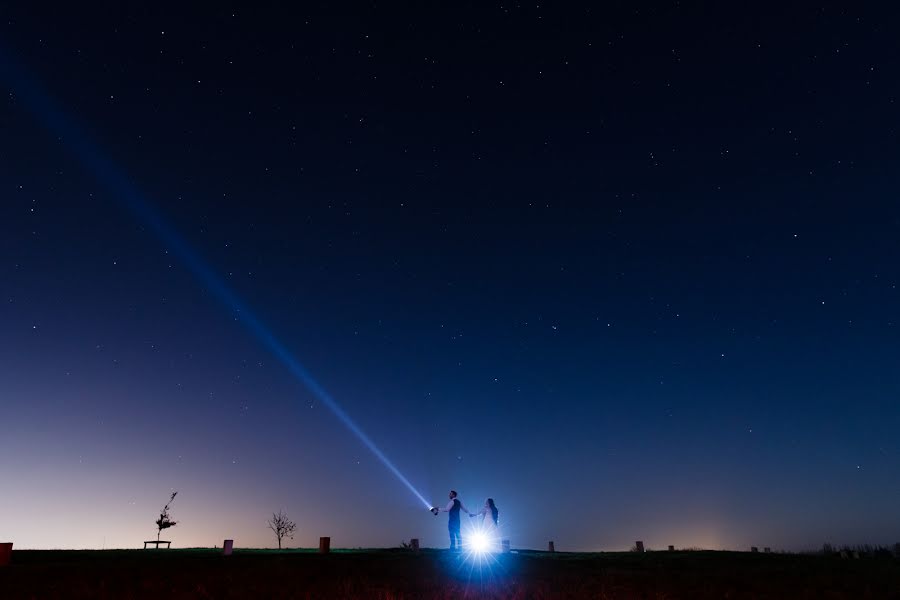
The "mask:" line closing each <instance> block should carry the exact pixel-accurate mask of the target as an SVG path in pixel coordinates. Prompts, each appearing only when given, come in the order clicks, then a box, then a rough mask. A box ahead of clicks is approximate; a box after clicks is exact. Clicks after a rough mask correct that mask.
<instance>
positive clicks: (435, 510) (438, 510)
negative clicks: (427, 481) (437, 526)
mask: <svg viewBox="0 0 900 600" xmlns="http://www.w3.org/2000/svg"><path fill="white" fill-rule="evenodd" d="M439 512H441V511H440V509H439V508H438V507H437V506H433V507H431V514H433V515H434V516H437V515H438V513H439Z"/></svg>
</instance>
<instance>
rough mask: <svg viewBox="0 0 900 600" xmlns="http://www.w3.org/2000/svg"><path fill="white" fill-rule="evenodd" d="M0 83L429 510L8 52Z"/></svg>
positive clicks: (0, 57) (0, 61)
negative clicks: (65, 144) (5, 84)
mask: <svg viewBox="0 0 900 600" xmlns="http://www.w3.org/2000/svg"><path fill="white" fill-rule="evenodd" d="M0 77H2V79H3V80H5V82H6V83H7V84H8V85H9V87H10V88H11V89H12V90H13V91H14V92H15V94H16V95H17V96H18V98H20V99H21V100H23V101H24V104H25V105H26V106H27V108H28V109H29V111H30V112H31V113H32V114H33V115H34V116H35V117H36V118H37V120H38V121H39V122H40V123H41V125H42V126H43V127H44V128H46V129H47V130H48V131H49V132H50V133H51V134H53V135H54V136H57V137H59V138H60V139H61V140H63V141H64V142H66V143H67V144H68V145H69V147H70V148H71V149H72V151H73V152H74V154H75V155H76V156H77V157H78V159H79V160H80V161H81V163H82V164H83V165H84V167H85V168H86V170H87V171H88V172H90V173H91V174H92V175H93V176H94V177H96V179H97V180H98V181H99V182H100V183H101V184H102V185H104V186H105V187H106V188H107V189H108V190H109V191H110V192H111V193H112V194H113V195H114V196H116V197H118V198H119V199H121V201H122V203H123V204H124V205H125V206H126V207H127V208H128V209H129V210H130V211H131V213H132V214H133V215H134V216H135V217H137V218H138V219H139V220H140V221H141V223H143V224H144V225H146V226H147V227H148V228H149V229H151V230H152V231H153V233H154V234H156V236H157V237H158V238H159V239H160V240H161V241H162V242H163V244H164V245H165V246H166V247H167V248H168V249H169V250H172V251H173V253H174V254H175V255H176V256H178V258H180V259H181V261H182V262H183V263H184V265H185V266H186V267H187V268H188V269H189V270H190V271H191V273H192V274H193V275H194V276H195V277H197V279H198V280H200V282H201V283H202V284H203V285H204V286H205V287H206V289H207V290H209V291H210V292H212V294H213V295H214V296H215V297H216V299H217V300H219V302H221V303H222V304H223V305H225V307H226V308H227V309H229V311H230V312H231V313H232V314H234V315H238V316H239V319H238V320H239V321H240V323H241V324H242V325H243V326H244V327H246V328H247V329H248V330H249V331H250V333H252V334H253V335H254V336H255V337H256V339H257V340H259V342H260V343H261V344H262V345H263V346H265V347H266V348H267V349H268V350H269V352H271V353H272V354H273V355H274V356H275V357H276V358H277V359H278V360H279V361H280V362H281V364H282V365H283V366H285V367H286V368H287V370H288V371H289V372H290V373H291V374H292V375H293V376H294V377H295V378H296V379H297V380H299V381H300V382H301V383H302V384H303V385H304V386H306V388H307V389H308V390H309V391H310V392H311V393H312V394H313V395H314V396H315V397H316V398H317V399H318V400H319V401H320V402H321V403H322V404H324V405H325V406H326V407H327V408H328V409H329V410H330V411H331V412H332V413H334V415H335V416H336V417H337V418H338V420H340V421H341V423H343V424H344V426H345V427H347V429H349V430H350V432H351V433H353V434H354V435H355V436H356V437H357V438H358V439H359V441H360V442H362V444H363V445H364V446H365V447H366V448H368V449H369V451H370V452H371V453H372V454H374V455H375V457H376V458H377V459H378V460H379V461H381V463H382V464H383V465H384V466H385V468H387V470H388V471H390V472H391V473H392V474H393V475H394V476H395V477H396V478H397V479H398V480H399V481H400V482H401V483H402V484H403V485H404V486H405V487H406V488H407V489H408V490H409V491H410V492H411V493H412V494H413V495H414V496H415V497H416V498H417V499H418V500H419V501H420V502H421V503H422V504H423V505H424V506H425V507H426V508H431V504H430V503H429V502H428V501H427V500H425V497H424V496H422V494H420V493H419V491H418V490H417V489H416V488H415V486H413V484H412V483H411V482H410V481H409V480H408V479H407V478H406V477H405V476H404V475H403V473H401V472H400V470H399V469H398V468H397V467H396V466H395V465H394V463H392V462H391V461H390V460H389V459H388V457H387V456H385V454H384V453H383V452H382V451H381V450H380V449H379V448H378V446H376V445H375V442H374V441H372V439H371V438H370V437H369V436H368V435H366V433H365V432H364V431H363V430H362V429H361V428H360V427H359V425H357V424H356V422H355V421H353V419H351V418H350V415H348V414H347V412H346V411H344V409H343V408H342V407H341V406H340V405H339V404H338V403H337V401H336V400H335V399H334V398H332V397H331V395H330V394H329V393H328V392H327V391H325V389H324V388H323V387H322V386H321V385H320V384H319V382H318V381H316V380H315V378H313V376H312V374H311V373H310V372H309V371H307V370H306V368H305V367H304V366H303V365H302V364H301V363H300V362H299V361H298V360H297V359H296V358H295V357H294V356H293V354H292V353H291V352H290V351H289V350H288V348H287V347H286V346H285V345H284V344H283V343H282V342H281V341H280V340H279V339H278V338H277V337H276V336H275V334H274V333H273V332H272V330H271V329H269V327H267V326H266V324H265V323H264V322H263V321H262V320H261V319H260V318H259V317H258V316H256V315H255V314H254V313H253V311H251V310H250V308H249V307H248V306H247V305H246V304H244V302H243V301H242V300H241V299H240V297H238V295H237V294H236V293H235V292H234V290H232V289H231V288H229V287H228V286H227V285H226V284H225V282H224V280H222V278H220V277H219V276H218V275H217V274H216V272H215V271H214V270H213V268H212V267H211V266H210V265H209V264H208V263H207V262H206V261H205V260H203V258H202V257H201V256H200V254H199V253H197V251H196V250H194V249H193V248H192V247H191V245H190V244H189V243H188V242H187V240H186V239H185V238H184V237H182V236H181V235H180V234H179V233H178V232H177V231H176V230H175V229H174V228H173V227H172V226H171V225H169V224H168V222H166V220H165V219H164V218H163V216H162V215H161V214H160V213H159V211H158V210H157V209H156V207H155V206H153V204H152V203H151V202H150V201H148V200H147V199H146V198H145V197H144V196H143V194H142V193H141V192H140V190H139V189H138V188H137V186H135V185H134V184H133V183H132V182H131V181H130V179H129V178H128V177H127V175H126V174H125V172H124V170H123V169H121V168H120V167H119V165H117V164H116V163H115V162H114V161H113V159H112V158H111V157H110V156H109V155H108V154H107V153H105V152H103V151H102V150H101V148H100V147H99V146H98V145H97V144H95V143H94V142H93V141H92V140H91V136H90V135H88V130H87V129H86V128H85V127H84V126H82V125H80V124H79V123H78V122H76V121H75V120H74V119H72V118H71V117H70V116H69V115H68V114H67V113H66V111H65V110H63V109H62V107H60V106H59V105H58V104H57V103H56V102H55V101H54V100H53V98H52V97H51V96H50V94H49V93H47V92H46V91H44V90H43V89H42V87H41V86H40V85H39V84H38V83H37V82H36V81H35V79H34V78H33V77H31V76H30V74H29V73H28V72H27V71H26V70H25V69H23V68H22V67H20V66H19V65H18V64H17V63H15V62H14V61H13V60H12V59H11V56H10V54H9V53H8V52H5V51H4V49H3V48H0Z"/></svg>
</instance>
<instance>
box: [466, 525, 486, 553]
mask: <svg viewBox="0 0 900 600" xmlns="http://www.w3.org/2000/svg"><path fill="white" fill-rule="evenodd" d="M491 542H492V540H491V539H490V538H488V536H487V535H486V534H485V533H484V532H481V531H476V532H474V533H472V534H471V535H470V536H469V542H468V544H469V551H470V552H471V553H472V554H484V553H486V552H490V550H491Z"/></svg>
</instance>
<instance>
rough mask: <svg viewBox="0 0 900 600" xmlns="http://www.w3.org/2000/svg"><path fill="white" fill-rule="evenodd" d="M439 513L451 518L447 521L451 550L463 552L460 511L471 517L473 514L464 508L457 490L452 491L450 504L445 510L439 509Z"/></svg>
mask: <svg viewBox="0 0 900 600" xmlns="http://www.w3.org/2000/svg"><path fill="white" fill-rule="evenodd" d="M438 511H439V512H445V513H450V518H449V520H448V521H447V529H448V530H449V531H450V549H451V550H461V549H462V536H461V535H460V533H459V511H463V512H464V513H466V514H467V515H470V516H471V514H472V513H470V512H469V511H468V509H467V508H466V507H465V506H463V503H462V501H460V499H459V498H457V497H456V490H450V502H449V503H448V504H447V506H445V507H444V508H440V509H438Z"/></svg>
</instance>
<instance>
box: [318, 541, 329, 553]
mask: <svg viewBox="0 0 900 600" xmlns="http://www.w3.org/2000/svg"><path fill="white" fill-rule="evenodd" d="M329 552H331V538H330V537H320V538H319V554H328V553H329Z"/></svg>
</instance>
